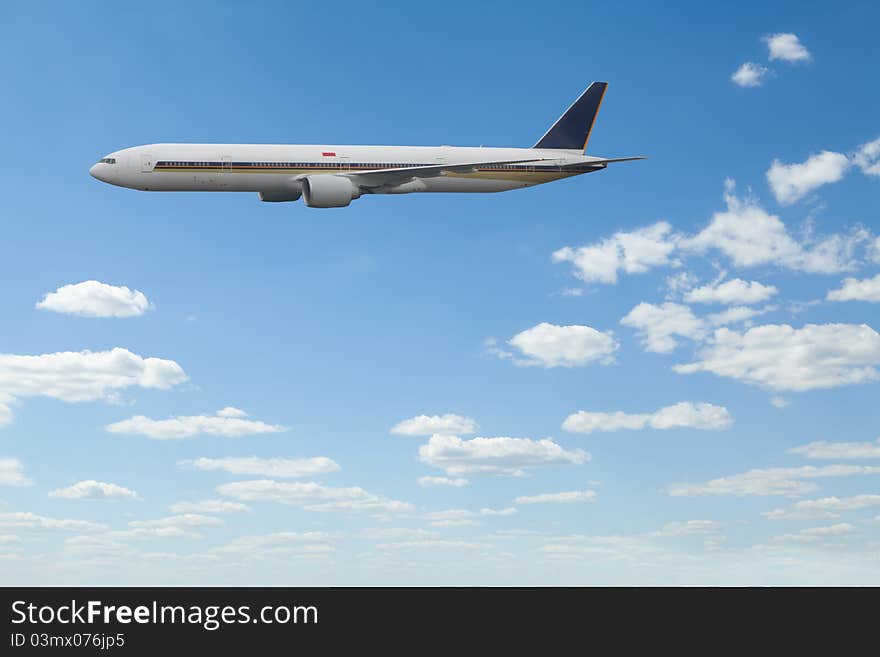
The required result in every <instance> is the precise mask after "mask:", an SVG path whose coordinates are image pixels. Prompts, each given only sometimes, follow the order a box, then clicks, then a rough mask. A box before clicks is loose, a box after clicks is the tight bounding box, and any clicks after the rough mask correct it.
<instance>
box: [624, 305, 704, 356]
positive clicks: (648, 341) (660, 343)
mask: <svg viewBox="0 0 880 657" xmlns="http://www.w3.org/2000/svg"><path fill="white" fill-rule="evenodd" d="M620 323H621V324H623V325H624V326H629V327H631V328H634V329H636V330H637V331H638V332H639V336H640V337H641V339H642V342H643V344H644V346H645V349H646V350H647V351H652V352H655V353H660V354H667V353H669V352H671V351H672V350H674V349H675V347H676V346H677V344H678V343H677V342H676V340H675V336H681V337H684V338H690V339H692V340H699V339H701V338H702V337H703V336H704V335H705V334H706V326H705V323H704V322H703V320H701V319H700V318H698V317H697V316H695V315H694V314H693V313H692V312H691V309H690V308H688V307H687V306H683V305H681V304H679V303H673V302H671V301H667V302H665V303H663V304H661V305H659V306H656V305H654V304H652V303H645V302H642V303H640V304H638V305H637V306H636V307H634V308H633V309H632V310H630V311H629V313H628V314H627V315H626V317H624V318H623V319H621V320H620Z"/></svg>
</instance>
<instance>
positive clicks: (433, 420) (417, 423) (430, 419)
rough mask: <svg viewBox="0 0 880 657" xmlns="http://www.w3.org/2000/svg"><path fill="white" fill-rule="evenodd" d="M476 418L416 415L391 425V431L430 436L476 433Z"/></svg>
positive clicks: (404, 434)
mask: <svg viewBox="0 0 880 657" xmlns="http://www.w3.org/2000/svg"><path fill="white" fill-rule="evenodd" d="M477 429H478V427H477V422H476V420H474V419H472V418H469V417H464V416H462V415H455V414H454V413H447V414H446V415H417V416H416V417H411V418H409V419H407V420H402V421H400V422H398V423H397V424H395V425H394V426H393V427H391V433H393V434H395V435H398V436H432V435H434V434H435V433H436V434H443V435H453V436H460V435H464V434H469V433H476V431H477Z"/></svg>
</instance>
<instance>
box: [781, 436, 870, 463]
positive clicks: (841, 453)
mask: <svg viewBox="0 0 880 657" xmlns="http://www.w3.org/2000/svg"><path fill="white" fill-rule="evenodd" d="M788 451H789V452H791V453H792V454H800V455H801V456H805V457H806V458H808V459H880V438H878V439H877V440H876V441H875V442H873V443H869V442H865V443H833V442H828V441H825V440H817V441H816V442H812V443H807V444H806V445H801V446H800V447H793V448H791V449H790V450H788Z"/></svg>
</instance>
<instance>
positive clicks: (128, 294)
mask: <svg viewBox="0 0 880 657" xmlns="http://www.w3.org/2000/svg"><path fill="white" fill-rule="evenodd" d="M37 308H39V309H40V310H51V311H53V312H56V313H65V314H68V315H80V316H82V317H136V316H137V315H143V314H144V313H145V312H147V310H149V308H150V302H149V301H147V297H146V296H144V293H143V292H141V291H140V290H129V289H128V288H127V287H117V286H115V285H107V284H106V283H99V282H98V281H83V282H82V283H76V284H74V285H64V286H63V287H59V288H58V289H57V290H55V291H54V292H49V293H48V294H46V296H44V297H43V300H42V301H39V302H38V303H37Z"/></svg>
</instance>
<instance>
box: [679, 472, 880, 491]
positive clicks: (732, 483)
mask: <svg viewBox="0 0 880 657" xmlns="http://www.w3.org/2000/svg"><path fill="white" fill-rule="evenodd" d="M872 474H880V467H875V466H862V465H826V466H822V467H816V466H812V465H805V466H802V467H799V468H764V469H754V470H749V471H748V472H743V473H742V474H737V475H731V476H729V477H719V478H718V479H711V480H710V481H707V482H703V483H697V484H690V483H683V484H673V485H672V486H669V487H668V488H667V492H668V493H669V494H670V495H672V496H673V497H695V496H704V495H726V496H733V497H745V496H750V495H783V496H787V497H796V496H799V495H804V494H806V493H810V492H812V491H814V490H816V488H817V485H816V484H815V483H813V482H812V481H805V480H809V479H821V478H826V477H851V476H856V475H872Z"/></svg>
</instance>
